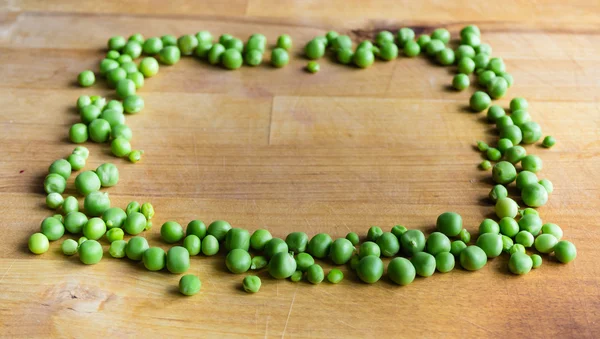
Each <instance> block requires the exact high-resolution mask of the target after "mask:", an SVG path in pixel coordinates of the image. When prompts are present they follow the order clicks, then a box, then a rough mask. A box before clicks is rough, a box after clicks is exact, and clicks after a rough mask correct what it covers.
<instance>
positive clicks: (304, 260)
mask: <svg viewBox="0 0 600 339" xmlns="http://www.w3.org/2000/svg"><path fill="white" fill-rule="evenodd" d="M295 261H296V269H298V270H300V271H302V272H304V271H306V270H307V269H308V268H309V267H310V266H312V265H313V264H314V263H315V259H313V257H312V256H311V255H310V254H308V253H300V254H298V255H297V256H296V259H295Z"/></svg>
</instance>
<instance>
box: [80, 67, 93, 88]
mask: <svg viewBox="0 0 600 339" xmlns="http://www.w3.org/2000/svg"><path fill="white" fill-rule="evenodd" d="M77 82H78V83H79V85H80V86H81V87H90V86H92V85H93V84H94V83H95V82H96V76H95V75H94V72H92V71H90V70H85V71H83V72H81V73H79V75H78V76H77Z"/></svg>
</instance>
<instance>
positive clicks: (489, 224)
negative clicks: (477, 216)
mask: <svg viewBox="0 0 600 339" xmlns="http://www.w3.org/2000/svg"><path fill="white" fill-rule="evenodd" d="M484 233H493V234H499V233H500V226H499V225H498V223H497V222H495V221H494V220H492V219H484V220H483V221H482V222H481V224H479V234H484Z"/></svg>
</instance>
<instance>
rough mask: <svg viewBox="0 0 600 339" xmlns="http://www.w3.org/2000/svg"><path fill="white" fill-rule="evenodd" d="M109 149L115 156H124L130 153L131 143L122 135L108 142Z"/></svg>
mask: <svg viewBox="0 0 600 339" xmlns="http://www.w3.org/2000/svg"><path fill="white" fill-rule="evenodd" d="M110 151H111V152H112V154H114V155H115V156H116V157H119V158H122V157H126V156H128V155H129V153H131V143H130V142H129V140H127V139H125V138H123V137H118V138H115V139H113V141H112V142H111V143H110Z"/></svg>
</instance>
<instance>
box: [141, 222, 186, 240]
mask: <svg viewBox="0 0 600 339" xmlns="http://www.w3.org/2000/svg"><path fill="white" fill-rule="evenodd" d="M144 219H146V218H145V217H144ZM183 234H184V233H183V227H181V225H179V224H178V223H176V222H175V221H167V222H165V223H164V224H163V225H162V227H161V228H160V238H161V239H162V240H163V241H164V242H166V243H167V244H174V243H176V242H178V241H180V240H181V239H183Z"/></svg>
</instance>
